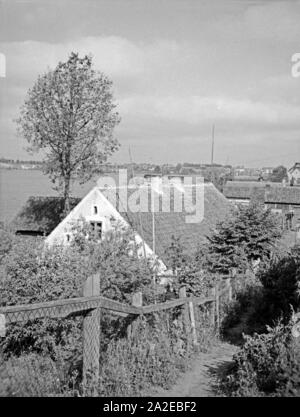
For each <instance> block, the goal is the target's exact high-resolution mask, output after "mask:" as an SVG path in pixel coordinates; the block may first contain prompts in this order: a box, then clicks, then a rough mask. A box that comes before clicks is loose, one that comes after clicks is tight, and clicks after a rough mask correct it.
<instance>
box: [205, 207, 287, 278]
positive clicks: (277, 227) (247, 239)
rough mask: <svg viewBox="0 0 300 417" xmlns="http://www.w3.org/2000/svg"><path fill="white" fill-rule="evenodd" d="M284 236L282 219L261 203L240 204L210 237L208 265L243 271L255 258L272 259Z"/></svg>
mask: <svg viewBox="0 0 300 417" xmlns="http://www.w3.org/2000/svg"><path fill="white" fill-rule="evenodd" d="M281 235H282V230H281V221H280V218H279V217H278V216H276V215H275V214H273V213H272V212H271V211H270V210H265V209H264V207H262V206H261V205H259V204H250V205H249V206H248V207H239V208H238V209H237V210H236V211H234V212H233V213H232V216H231V217H230V218H228V219H226V220H225V221H224V222H222V223H220V224H218V226H217V227H216V230H215V231H214V233H213V234H212V235H211V236H210V237H208V241H209V244H208V266H209V269H210V270H211V271H213V272H221V273H225V274H226V273H228V272H229V271H230V270H231V269H232V268H235V269H237V270H240V271H243V270H245V269H246V268H247V267H251V264H252V261H254V260H257V259H267V258H270V256H271V254H272V252H273V251H274V246H275V244H276V242H277V240H278V239H280V237H281Z"/></svg>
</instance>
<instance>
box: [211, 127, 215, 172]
mask: <svg viewBox="0 0 300 417" xmlns="http://www.w3.org/2000/svg"><path fill="white" fill-rule="evenodd" d="M214 150H215V125H214V124H213V125H212V132H211V165H213V163H214Z"/></svg>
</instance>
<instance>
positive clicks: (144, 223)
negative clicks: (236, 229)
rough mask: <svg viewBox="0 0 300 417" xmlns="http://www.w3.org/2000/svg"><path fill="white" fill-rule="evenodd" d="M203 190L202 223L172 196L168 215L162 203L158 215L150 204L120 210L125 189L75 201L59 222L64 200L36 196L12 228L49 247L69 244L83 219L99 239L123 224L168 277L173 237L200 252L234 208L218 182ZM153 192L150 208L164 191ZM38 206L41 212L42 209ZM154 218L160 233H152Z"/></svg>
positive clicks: (97, 189) (142, 251)
mask: <svg viewBox="0 0 300 417" xmlns="http://www.w3.org/2000/svg"><path fill="white" fill-rule="evenodd" d="M202 186H203V193H204V194H203V198H204V201H203V204H204V213H203V215H204V217H203V220H202V221H201V222H198V223H197V222H196V223H188V222H187V221H186V216H187V215H190V214H191V212H190V207H186V206H185V205H183V210H182V211H181V212H176V211H174V210H173V209H172V206H173V205H174V195H173V194H172V193H171V194H170V197H171V198H170V201H171V209H170V211H169V212H166V211H163V210H162V206H161V204H160V203H159V207H158V208H156V209H155V213H154V215H153V213H152V212H151V207H150V206H149V210H148V211H146V212H142V211H132V210H130V209H129V208H127V209H126V210H124V208H123V207H122V206H120V204H118V205H117V206H116V205H115V201H113V200H114V191H115V192H116V194H115V195H116V196H117V202H120V193H121V189H120V188H118V187H117V188H115V190H113V189H110V190H108V189H105V188H101V187H98V186H96V187H94V188H93V189H92V190H91V191H90V192H89V193H88V194H87V195H86V196H85V197H84V198H83V199H82V200H78V199H73V200H72V207H73V209H72V210H71V212H70V213H69V215H68V216H67V217H65V218H64V219H63V220H61V218H60V216H61V213H62V207H63V206H62V201H61V199H58V198H56V199H55V198H47V199H45V198H31V199H29V201H28V202H27V204H26V206H25V207H24V208H23V210H22V211H21V212H20V213H19V215H18V216H17V217H16V219H15V220H14V222H13V225H14V229H15V232H16V233H18V234H23V235H27V234H31V235H33V234H35V235H44V236H47V237H46V238H45V243H46V244H47V245H49V246H51V245H55V244H62V245H68V243H69V242H71V240H72V234H73V233H74V226H75V225H76V224H80V222H81V221H82V220H84V221H85V222H88V223H89V224H90V226H91V228H92V229H93V231H94V233H95V234H96V235H97V236H98V237H99V239H102V238H103V237H104V236H105V234H106V233H107V232H109V231H111V230H113V229H114V228H115V227H117V226H118V225H119V226H122V227H123V226H124V227H125V228H130V229H131V230H133V231H134V236H135V241H136V243H137V244H138V245H139V254H140V255H141V256H144V255H146V257H149V258H153V259H155V260H156V261H157V264H158V273H160V274H163V273H164V272H166V271H167V270H168V265H167V260H166V254H165V251H166V248H167V247H169V245H170V243H171V239H172V236H174V237H180V238H181V243H182V245H183V247H184V248H185V250H186V251H187V252H188V253H190V254H192V253H193V252H195V251H196V249H197V246H198V244H199V243H201V242H205V241H206V238H207V236H209V235H210V233H211V232H212V231H213V230H214V228H215V226H216V224H217V223H218V222H220V221H222V220H224V219H225V218H226V216H228V215H229V213H230V211H231V209H232V204H231V203H230V202H229V201H228V200H227V199H226V198H225V197H224V195H223V194H222V193H220V192H219V191H218V190H217V189H216V188H215V187H214V185H213V184H210V183H205V184H203V185H202ZM127 190H128V192H129V194H130V193H131V191H130V190H129V189H128V188H127ZM132 192H133V191H132ZM148 192H149V204H150V201H151V198H152V196H153V195H154V194H155V195H156V196H157V197H158V201H160V200H159V198H160V196H159V194H160V190H159V189H157V188H155V187H154V188H153V187H148ZM183 192H185V190H183ZM39 204H40V205H41V207H42V208H43V209H42V210H38V205H39ZM47 206H49V209H47ZM55 207H56V209H55ZM48 217H49V219H48V222H47V218H48ZM153 219H154V225H155V234H153Z"/></svg>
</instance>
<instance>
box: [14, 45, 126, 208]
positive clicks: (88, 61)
mask: <svg viewBox="0 0 300 417" xmlns="http://www.w3.org/2000/svg"><path fill="white" fill-rule="evenodd" d="M115 107H116V105H115V104H114V102H113V94H112V82H111V81H110V80H109V79H108V78H107V77H106V76H105V75H104V74H103V73H101V72H99V71H95V70H94V69H93V67H92V58H91V57H90V56H84V57H83V58H80V57H79V56H78V54H77V53H74V52H72V53H71V55H70V57H69V59H68V60H67V61H66V62H59V64H58V65H57V67H56V68H55V69H54V70H49V71H48V72H47V73H45V74H44V75H40V76H39V77H38V79H37V81H36V82H35V84H34V86H33V87H32V88H31V89H30V90H29V91H28V93H27V97H26V99H25V102H24V104H23V106H22V107H21V115H20V117H19V119H17V120H16V122H17V125H18V131H19V133H20V134H21V135H22V136H24V137H25V139H26V140H27V141H28V143H29V148H28V149H29V150H30V151H32V152H38V151H43V155H44V171H45V173H46V174H48V175H49V176H50V178H51V180H52V182H53V183H54V184H55V188H56V189H57V190H59V191H60V192H61V193H62V195H63V198H64V211H65V213H68V212H69V211H70V203H69V202H70V192H71V183H72V182H73V181H74V180H79V181H80V183H84V182H86V181H88V180H89V179H91V178H92V177H93V176H94V175H95V174H98V173H100V172H101V163H103V162H104V161H106V159H107V156H109V155H111V154H112V153H113V152H114V151H115V150H116V149H117V148H118V146H119V144H118V141H117V139H116V138H114V136H113V130H114V128H115V126H116V125H117V124H118V123H119V121H120V118H119V115H118V113H117V112H116V111H115Z"/></svg>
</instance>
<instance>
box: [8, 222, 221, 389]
mask: <svg viewBox="0 0 300 417" xmlns="http://www.w3.org/2000/svg"><path fill="white" fill-rule="evenodd" d="M86 237H87V235H86V234H85V231H83V230H81V231H80V230H78V235H77V236H76V239H74V241H73V243H72V245H71V246H70V247H68V248H64V249H63V250H62V248H61V247H54V248H51V249H50V248H48V249H47V248H45V247H43V246H42V245H43V243H42V241H38V240H31V239H23V240H22V239H20V240H19V239H16V241H15V242H14V244H13V245H12V247H11V250H10V251H8V252H7V253H6V255H5V257H4V258H3V263H2V275H1V280H0V291H1V294H2V297H1V301H0V303H1V306H5V305H14V304H28V303H33V302H42V301H50V300H56V299H60V298H61V299H63V298H69V297H76V296H80V295H81V294H82V285H83V282H84V281H85V280H86V278H87V277H88V276H89V275H90V274H93V273H100V287H101V294H102V295H104V296H106V297H108V298H111V299H115V300H118V301H121V302H122V303H131V297H132V294H133V293H134V292H136V291H142V292H143V302H144V303H145V304H147V303H153V302H154V301H158V302H160V301H165V300H166V298H165V297H166V296H165V294H164V293H162V292H161V290H160V291H159V292H157V289H156V288H155V287H154V286H153V274H152V270H151V268H150V266H149V264H148V262H147V261H145V259H143V258H140V257H139V256H138V254H137V247H136V245H135V244H134V243H133V237H132V235H131V234H130V233H126V232H124V231H123V230H119V231H118V230H116V231H115V232H114V233H111V234H106V236H105V239H104V240H103V241H101V242H98V241H96V240H94V241H93V240H87V239H86ZM203 320H204V321H203V322H201V323H200V321H199V326H201V328H199V335H200V336H199V337H201V347H202V349H206V348H208V347H209V345H210V342H208V340H212V337H213V333H212V329H211V328H210V320H206V319H203ZM129 324H130V325H131V329H132V331H131V332H130V333H129V334H128V332H127V329H128V325H129ZM191 346H192V344H191V343H190V339H189V338H188V337H187V335H186V332H185V330H184V327H183V324H182V320H181V309H180V308H176V309H173V310H170V311H167V312H166V313H165V312H163V313H159V314H152V315H147V317H146V318H139V319H137V320H134V322H132V318H130V317H129V318H117V317H115V316H112V315H111V314H107V313H105V311H102V314H101V352H100V353H101V354H100V361H101V367H100V369H101V375H100V380H99V384H98V386H97V392H98V393H99V394H101V395H140V394H141V392H143V391H144V390H147V389H148V388H150V387H151V386H152V387H153V386H157V387H159V386H164V387H167V386H169V385H170V384H172V383H173V382H175V379H176V377H177V375H178V372H179V371H180V370H182V369H183V367H184V366H185V364H186V360H187V358H188V357H189V355H190V353H191ZM0 349H1V355H2V360H3V361H2V363H0V372H1V376H3V379H2V383H1V384H0V395H25V396H27V395H47V396H48V395H64V396H66V395H82V384H81V380H82V375H81V370H82V317H80V316H79V317H77V318H74V317H70V318H63V319H34V317H33V318H32V320H30V321H29V322H27V323H26V326H24V323H21V324H20V325H19V324H15V325H10V326H8V331H7V335H6V337H5V338H4V339H3V340H2V342H1V345H0ZM19 367H22V369H19ZM34 368H36V369H35V370H36V372H35V370H34ZM51 373H52V374H53V377H51V376H50V374H51ZM6 376H7V377H6ZM58 380H59V381H60V382H59V383H57V381H58ZM28 385H30V387H31V388H29V387H28ZM22 387H23V388H22ZM43 390H44V392H42V391H43ZM87 394H88V393H87Z"/></svg>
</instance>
